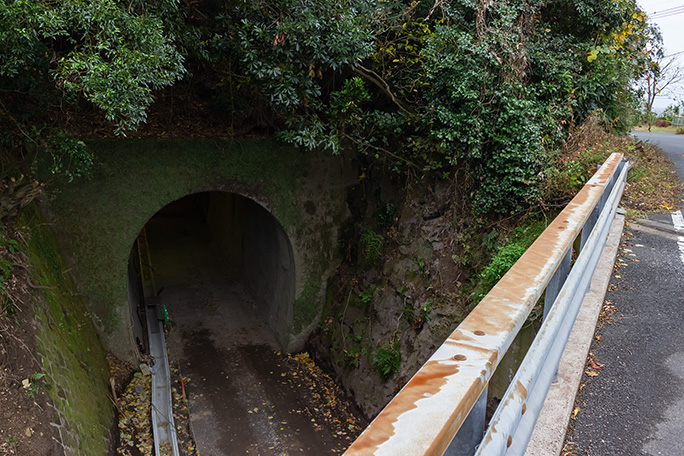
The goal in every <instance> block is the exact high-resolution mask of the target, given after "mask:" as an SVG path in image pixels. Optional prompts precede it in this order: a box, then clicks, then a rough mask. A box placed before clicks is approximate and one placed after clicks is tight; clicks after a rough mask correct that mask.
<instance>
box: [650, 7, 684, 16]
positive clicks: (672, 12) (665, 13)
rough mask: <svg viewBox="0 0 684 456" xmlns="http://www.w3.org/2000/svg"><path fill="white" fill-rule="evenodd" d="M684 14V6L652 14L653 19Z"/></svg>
mask: <svg viewBox="0 0 684 456" xmlns="http://www.w3.org/2000/svg"><path fill="white" fill-rule="evenodd" d="M682 13H684V5H679V6H674V7H672V8H667V9H664V10H660V11H656V12H654V13H653V14H651V16H650V18H651V19H662V18H665V17H670V16H676V15H678V14H682Z"/></svg>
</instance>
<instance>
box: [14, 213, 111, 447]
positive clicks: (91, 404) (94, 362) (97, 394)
mask: <svg viewBox="0 0 684 456" xmlns="http://www.w3.org/2000/svg"><path fill="white" fill-rule="evenodd" d="M22 224H23V225H25V229H24V232H30V233H31V235H30V238H28V239H26V243H27V245H26V253H27V257H28V263H29V265H30V268H31V272H32V274H33V277H34V280H35V281H37V283H36V284H35V285H36V286H37V287H39V291H40V293H37V294H36V297H37V299H38V303H37V305H36V319H37V321H38V324H39V326H40V328H39V331H38V337H37V339H38V340H37V342H38V351H39V354H40V357H41V362H42V365H43V371H44V372H45V373H46V377H45V383H46V384H47V389H48V393H49V395H50V398H51V400H52V402H53V404H54V406H55V410H56V411H57V413H58V415H59V416H60V418H61V421H62V424H63V425H64V428H63V429H62V430H61V432H62V438H63V440H64V441H65V443H66V444H67V445H69V446H71V447H72V448H73V449H74V450H75V451H76V452H77V454H80V455H85V456H90V455H96V454H102V455H103V454H107V452H108V450H109V448H108V447H109V443H108V442H109V436H110V432H111V429H112V424H113V420H114V413H113V408H112V403H111V401H110V398H109V388H108V378H109V370H108V365H107V361H106V354H105V351H104V349H103V348H102V344H101V343H100V340H99V338H98V336H97V333H96V331H95V327H94V325H93V323H92V321H91V319H90V315H89V313H88V312H87V310H86V307H85V305H84V303H83V300H82V299H81V297H80V295H79V294H78V292H77V290H76V287H75V285H74V282H73V280H72V278H71V276H70V275H69V273H68V272H67V271H68V269H67V267H66V266H65V264H64V262H63V260H62V257H61V255H60V251H59V249H58V246H57V242H56V239H55V237H54V235H53V233H52V232H51V231H50V228H49V226H48V224H47V223H46V222H45V219H44V218H43V217H42V215H41V214H40V212H39V211H38V209H37V208H36V207H35V205H34V206H32V207H30V208H28V209H27V210H26V211H25V213H24V214H23V217H22Z"/></svg>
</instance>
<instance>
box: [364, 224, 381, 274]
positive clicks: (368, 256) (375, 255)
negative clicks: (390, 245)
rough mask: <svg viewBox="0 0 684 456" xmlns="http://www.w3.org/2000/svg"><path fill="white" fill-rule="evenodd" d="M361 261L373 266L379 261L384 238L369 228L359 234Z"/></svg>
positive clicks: (365, 264)
mask: <svg viewBox="0 0 684 456" xmlns="http://www.w3.org/2000/svg"><path fill="white" fill-rule="evenodd" d="M360 243H361V252H362V263H363V264H364V266H375V265H377V264H378V262H379V261H380V257H381V256H382V249H383V247H384V245H385V238H383V237H382V235H380V234H377V233H375V232H374V231H373V230H371V229H366V231H365V232H364V233H363V234H362V235H361V242H360Z"/></svg>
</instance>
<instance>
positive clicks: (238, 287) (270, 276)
mask: <svg viewBox="0 0 684 456" xmlns="http://www.w3.org/2000/svg"><path fill="white" fill-rule="evenodd" d="M145 233H146V238H147V244H148V246H149V252H150V259H151V261H152V263H153V264H152V265H151V266H152V270H153V272H154V281H155V285H156V288H157V290H156V291H157V293H158V294H159V295H160V300H162V299H163V298H166V296H168V295H173V296H174V299H163V300H164V301H168V303H167V304H166V305H167V307H168V308H169V310H170V311H171V310H173V311H174V313H175V316H176V318H181V319H183V320H184V321H185V320H191V321H204V322H205V323H209V322H212V323H215V324H220V325H221V329H222V331H221V332H223V333H224V335H225V337H229V338H232V339H235V340H236V341H242V342H254V343H261V344H265V345H269V346H273V347H278V346H285V345H286V338H287V332H288V329H289V325H290V320H291V318H292V303H293V302H294V295H295V282H294V281H295V274H294V273H295V271H294V260H293V255H292V247H291V246H290V241H289V240H288V238H287V235H286V234H285V232H284V231H283V229H282V228H281V227H280V225H279V223H278V222H277V221H276V219H275V218H274V217H273V216H272V215H271V214H270V213H269V212H268V211H267V210H266V209H264V208H263V207H262V206H261V205H259V204H258V203H256V202H255V201H253V200H251V199H249V198H246V197H244V196H241V195H238V194H235V193H227V192H203V193H195V194H192V195H188V196H186V197H184V198H181V199H179V200H177V201H174V202H172V203H170V204H168V205H167V206H165V207H164V208H162V209H161V210H160V211H159V212H157V213H156V214H155V215H154V216H153V217H152V218H151V219H150V220H149V221H148V223H147V224H146V225H145ZM164 295H166V296H164ZM176 301H177V302H176ZM246 328H248V329H246Z"/></svg>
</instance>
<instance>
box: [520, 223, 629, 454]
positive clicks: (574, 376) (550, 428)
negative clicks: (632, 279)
mask: <svg viewBox="0 0 684 456" xmlns="http://www.w3.org/2000/svg"><path fill="white" fill-rule="evenodd" d="M624 226H625V217H624V216H623V215H621V214H619V213H618V214H616V216H615V219H614V220H613V223H612V225H611V227H610V232H609V233H608V239H607V241H606V245H605V247H604V248H603V251H602V252H601V257H600V259H599V262H598V264H597V266H596V271H595V272H594V275H593V277H592V279H591V285H590V286H589V290H588V291H587V294H586V295H585V297H584V300H583V301H582V306H581V308H580V310H579V313H578V315H577V319H576V320H575V324H574V326H573V327H572V332H571V333H570V337H569V339H568V343H567V345H566V347H565V351H564V352H563V356H562V357H561V360H560V365H559V367H558V380H557V381H556V382H554V383H552V384H551V388H550V389H549V394H548V395H547V396H546V401H545V402H544V406H543V407H542V410H541V414H540V415H539V418H538V419H537V424H536V425H535V428H534V431H533V433H532V437H531V439H530V442H529V444H528V446H527V451H526V452H525V456H553V455H560V454H561V451H562V450H563V443H564V442H565V432H566V430H567V428H568V423H569V421H570V415H571V413H572V408H573V406H574V403H575V396H576V395H577V390H578V388H579V384H580V380H581V379H582V374H583V373H584V365H585V363H586V360H587V355H588V353H589V348H590V346H591V342H592V340H593V339H594V332H595V330H596V322H597V320H598V316H599V313H600V312H601V308H602V307H603V301H604V299H605V296H606V290H607V289H608V283H609V282H610V276H611V274H612V272H613V265H614V263H615V257H616V255H617V250H618V247H619V245H620V238H621V236H622V230H623V229H624Z"/></svg>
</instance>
